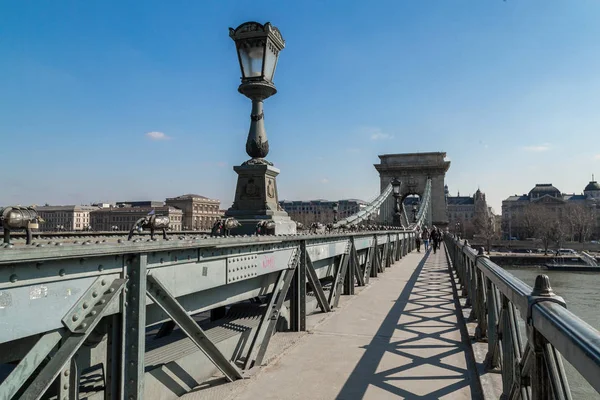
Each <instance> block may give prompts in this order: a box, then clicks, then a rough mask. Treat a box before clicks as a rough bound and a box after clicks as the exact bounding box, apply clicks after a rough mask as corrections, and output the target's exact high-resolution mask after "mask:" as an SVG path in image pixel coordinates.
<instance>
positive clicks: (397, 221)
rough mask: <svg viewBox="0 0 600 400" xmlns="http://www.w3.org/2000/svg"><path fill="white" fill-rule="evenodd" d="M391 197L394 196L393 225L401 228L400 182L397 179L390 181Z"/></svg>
mask: <svg viewBox="0 0 600 400" xmlns="http://www.w3.org/2000/svg"><path fill="white" fill-rule="evenodd" d="M392 195H393V196H394V225H396V226H402V222H401V218H400V215H401V213H400V181H399V180H398V178H394V179H393V180H392Z"/></svg>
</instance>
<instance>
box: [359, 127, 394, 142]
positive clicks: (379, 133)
mask: <svg viewBox="0 0 600 400" xmlns="http://www.w3.org/2000/svg"><path fill="white" fill-rule="evenodd" d="M361 131H362V132H363V134H365V135H368V136H369V137H370V138H371V140H388V139H393V138H394V135H390V134H389V133H385V132H384V131H383V130H382V129H381V128H376V127H366V128H362V129H361Z"/></svg>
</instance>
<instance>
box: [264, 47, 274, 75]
mask: <svg viewBox="0 0 600 400" xmlns="http://www.w3.org/2000/svg"><path fill="white" fill-rule="evenodd" d="M266 51H267V52H266V54H265V71H264V72H265V78H266V79H268V80H270V81H271V82H272V81H273V76H275V68H276V67H277V53H276V52H275V51H276V50H275V46H273V44H272V43H271V41H270V40H269V41H268V42H267V48H266Z"/></svg>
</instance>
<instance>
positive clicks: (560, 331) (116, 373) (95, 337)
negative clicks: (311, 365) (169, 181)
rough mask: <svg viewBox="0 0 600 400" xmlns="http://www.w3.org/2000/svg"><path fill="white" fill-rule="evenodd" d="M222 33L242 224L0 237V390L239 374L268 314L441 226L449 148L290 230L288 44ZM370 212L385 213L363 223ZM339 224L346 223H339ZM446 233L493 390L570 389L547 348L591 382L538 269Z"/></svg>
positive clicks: (107, 389) (271, 322) (596, 368)
mask: <svg viewBox="0 0 600 400" xmlns="http://www.w3.org/2000/svg"><path fill="white" fill-rule="evenodd" d="M230 36H231V37H232V39H233V40H234V41H235V43H236V49H237V52H238V59H239V63H240V67H241V72H242V84H241V85H240V88H239V91H240V92H241V93H242V94H244V95H246V96H247V97H249V98H250V99H251V100H252V114H251V124H250V130H249V134H248V140H247V142H246V151H247V153H248V155H249V156H250V157H251V159H250V160H248V161H246V162H244V163H243V164H242V165H240V166H236V167H234V170H235V172H236V173H237V174H238V183H237V187H236V194H235V201H234V204H233V206H232V207H231V208H230V209H229V210H228V211H227V214H226V215H227V216H228V217H230V218H231V217H234V218H236V219H239V221H240V223H241V224H242V228H241V229H240V230H239V231H238V232H234V233H237V234H236V235H234V236H231V237H212V238H211V237H208V236H202V237H198V236H188V235H183V236H180V237H177V238H169V239H173V240H168V241H167V240H156V241H152V240H150V241H119V242H114V241H113V242H110V241H105V242H100V241H97V242H96V243H92V242H90V241H86V242H84V243H77V242H75V243H66V242H50V243H47V244H46V245H42V244H37V245H35V246H34V245H33V244H31V245H20V246H13V245H9V244H5V245H4V247H3V248H1V249H0V316H1V318H0V365H1V366H2V367H4V368H3V369H2V370H0V371H1V372H0V374H2V375H0V398H20V399H39V398H41V397H43V396H57V397H58V398H60V399H69V400H75V399H79V398H80V395H88V396H95V395H98V396H101V397H103V398H106V399H133V400H135V399H142V398H148V399H152V398H155V397H157V396H161V398H176V397H178V396H179V395H181V394H183V393H184V392H186V391H188V390H190V389H192V388H191V387H190V388H188V389H186V388H183V387H182V388H181V389H178V390H174V389H173V385H172V382H171V381H170V380H168V379H165V376H166V375H167V372H166V370H167V369H168V368H166V366H168V365H172V366H173V368H175V369H177V370H181V371H184V373H185V375H186V376H187V377H189V379H187V381H193V382H204V381H206V380H207V379H208V378H210V377H211V376H213V375H214V373H215V372H216V371H220V372H221V373H222V374H223V375H224V376H225V377H226V379H228V380H230V381H233V380H236V379H240V378H243V377H245V376H247V375H248V372H249V371H250V370H252V369H253V368H256V367H258V366H260V365H261V364H262V362H263V360H264V359H265V354H266V351H267V348H268V345H269V343H270V340H271V338H272V336H273V333H274V332H275V331H276V330H277V328H278V326H279V327H281V326H283V329H284V330H290V331H303V330H306V316H307V314H309V313H311V312H323V313H327V312H330V311H331V310H332V308H335V307H337V306H338V304H339V300H340V296H341V295H342V294H345V295H352V294H354V289H355V287H356V286H364V285H366V284H368V283H369V279H370V278H371V277H376V276H377V275H378V274H379V273H382V272H384V271H385V270H386V268H388V267H390V266H391V265H392V264H393V263H394V262H395V261H398V260H399V259H400V258H402V257H404V256H405V255H406V254H408V253H409V252H411V251H412V250H413V249H414V248H415V237H416V234H417V232H418V230H419V229H420V227H421V226H423V225H432V224H435V225H437V226H438V227H441V228H445V227H446V225H447V217H446V214H445V209H444V207H445V203H444V200H443V193H444V191H443V177H444V174H445V172H446V171H447V170H448V168H449V165H450V163H449V162H448V161H445V160H444V156H445V153H413V154H404V155H398V154H396V155H383V156H380V159H381V163H380V164H377V165H375V167H376V168H377V170H378V171H379V172H380V176H381V194H380V195H379V196H378V197H377V198H376V199H375V200H374V201H373V202H371V203H370V204H369V205H368V206H367V207H366V208H365V209H364V210H362V211H360V212H359V213H357V214H355V215H352V216H350V217H348V218H344V219H343V220H340V221H337V213H336V221H334V224H333V228H334V229H333V230H332V231H330V232H329V233H327V234H314V233H313V234H309V233H305V234H297V233H296V232H295V224H294V223H293V222H292V221H291V220H290V219H289V216H287V214H286V213H285V212H283V211H281V210H280V209H279V208H278V207H277V204H278V202H277V198H278V197H277V186H276V182H275V178H276V176H277V175H278V174H279V170H278V169H276V168H275V167H274V166H273V165H272V164H271V163H270V162H268V161H267V160H266V158H265V157H266V156H267V154H268V141H267V137H266V131H265V129H264V114H263V101H264V100H265V99H266V98H268V97H269V96H272V95H273V94H275V93H276V89H275V86H274V84H273V77H274V72H275V68H276V65H277V59H278V55H279V52H280V51H281V50H282V49H283V48H284V45H285V42H284V41H283V38H282V36H281V33H280V32H279V30H278V29H277V28H275V27H273V26H272V25H271V24H269V23H267V24H264V25H262V24H259V23H256V22H249V23H245V24H242V25H240V26H239V27H238V28H236V29H230ZM440 185H441V190H440ZM414 193H417V194H419V195H420V196H421V203H420V207H419V209H418V210H416V211H417V212H416V213H415V215H414V216H413V218H412V219H411V220H409V218H408V216H407V213H406V210H405V209H404V207H403V206H402V207H401V206H400V205H401V204H402V203H401V202H400V201H401V200H403V199H404V197H405V196H406V195H408V194H414ZM440 196H442V197H441V199H440ZM334 210H335V209H334ZM376 215H379V216H380V217H379V221H380V223H382V224H385V225H392V226H388V227H387V229H379V230H370V231H367V230H365V229H364V224H365V222H367V221H371V220H372V219H373V218H374V216H376ZM265 220H266V221H271V222H273V223H275V225H276V227H275V236H248V235H243V233H250V232H252V233H253V232H254V229H255V226H256V223H257V221H265ZM6 221H7V220H6V217H4V214H3V223H4V222H6ZM394 222H395V223H394ZM143 223H146V220H145V219H144V221H140V224H143ZM6 224H7V225H4V226H5V229H6V227H7V226H8V227H9V228H11V227H12V228H22V227H24V225H23V224H18V223H14V224H12V223H10V222H6ZM400 225H402V226H400ZM27 226H29V225H27ZM349 227H355V228H354V231H350V230H349V229H343V228H349ZM376 229H377V228H376ZM445 241H446V245H447V248H448V249H449V253H450V259H451V260H452V264H451V267H452V268H453V270H455V271H456V274H457V275H458V277H459V280H460V284H461V289H462V294H463V295H465V296H467V299H468V303H469V304H472V306H473V318H474V319H475V320H476V321H477V323H478V331H477V335H476V336H477V339H478V340H488V339H489V341H488V342H489V346H490V347H489V354H488V357H489V358H488V359H489V364H490V366H492V367H499V368H500V369H501V372H502V378H503V381H504V390H503V394H504V395H505V396H507V397H511V398H518V397H520V398H532V399H546V398H549V396H553V397H554V398H569V397H570V392H569V388H568V385H567V384H566V378H565V375H564V370H563V368H562V361H561V354H560V353H559V352H558V350H561V351H562V353H563V354H564V355H565V357H566V358H567V360H568V361H569V362H570V363H571V364H572V365H574V366H575V367H576V368H577V369H578V370H579V371H580V372H581V373H582V374H583V376H584V377H585V378H586V379H588V381H590V383H591V384H592V385H594V387H595V388H596V390H599V391H600V382H599V381H598V380H597V379H596V380H594V377H596V378H597V376H598V375H600V345H599V343H600V335H599V334H598V332H597V331H594V330H593V329H592V328H591V327H589V325H587V324H585V323H584V322H583V321H581V320H579V319H578V318H577V317H575V316H574V315H573V314H571V313H570V312H569V311H567V310H566V309H565V308H564V302H563V301H562V299H560V298H558V297H557V296H555V295H554V294H553V292H552V290H551V288H550V285H549V281H548V279H547V277H546V276H544V275H540V276H539V277H538V280H537V281H536V286H535V288H533V289H531V288H529V287H528V286H527V285H525V284H524V283H523V282H521V281H519V280H517V279H516V278H514V277H512V275H510V274H508V273H506V272H505V271H502V270H501V269H500V268H499V267H498V266H496V265H495V264H493V263H491V262H490V261H489V260H488V259H486V258H485V256H484V255H483V254H482V253H479V254H477V253H476V252H473V250H472V249H471V248H470V247H469V246H468V244H467V243H466V242H465V243H464V244H463V243H461V242H458V241H457V240H456V238H455V237H452V236H450V235H449V234H446V236H445ZM82 244H83V245H82ZM538 281H539V282H538ZM308 292H312V294H313V295H314V296H307V293H308ZM516 309H519V310H520V311H521V315H522V316H523V318H524V319H526V321H525V322H526V324H527V332H528V334H529V335H528V337H529V341H528V342H527V343H526V344H525V346H522V345H521V344H520V342H519V343H516V342H515V339H514V338H518V337H519V335H518V329H520V328H519V324H518V323H517V320H516V318H517V317H516V313H515V310H516ZM561 321H567V322H568V323H566V324H561ZM515 332H516V333H515ZM182 349H184V350H182ZM500 352H501V353H500ZM500 354H501V355H502V356H500ZM169 379H170V378H169ZM93 382H95V384H90V385H88V383H93ZM81 391H86V393H80V392H81Z"/></svg>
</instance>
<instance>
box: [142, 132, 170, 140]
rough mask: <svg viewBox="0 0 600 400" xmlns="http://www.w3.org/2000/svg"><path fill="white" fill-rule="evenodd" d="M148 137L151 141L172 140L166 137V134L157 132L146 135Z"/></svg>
mask: <svg viewBox="0 0 600 400" xmlns="http://www.w3.org/2000/svg"><path fill="white" fill-rule="evenodd" d="M146 137H147V138H148V139H150V140H169V139H171V137H170V136H167V135H165V134H164V132H157V131H154V132H148V133H146Z"/></svg>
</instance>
